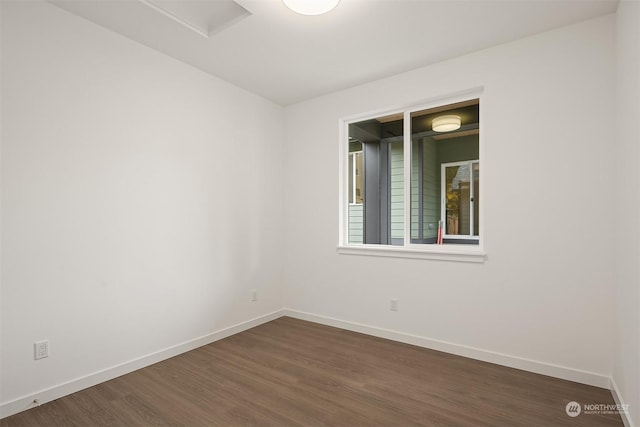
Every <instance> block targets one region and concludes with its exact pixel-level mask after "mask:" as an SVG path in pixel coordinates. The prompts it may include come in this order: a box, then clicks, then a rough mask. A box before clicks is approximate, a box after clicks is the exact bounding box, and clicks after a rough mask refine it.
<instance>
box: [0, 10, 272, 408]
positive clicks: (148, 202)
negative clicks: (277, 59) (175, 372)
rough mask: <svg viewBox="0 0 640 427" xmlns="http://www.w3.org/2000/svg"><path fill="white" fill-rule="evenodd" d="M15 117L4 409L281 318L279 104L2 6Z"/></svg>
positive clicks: (5, 96)
mask: <svg viewBox="0 0 640 427" xmlns="http://www.w3.org/2000/svg"><path fill="white" fill-rule="evenodd" d="M2 119H3V123H2V125H3V126H2V238H3V241H2V245H3V247H2V344H3V347H2V366H1V368H2V369H1V371H2V380H1V381H2V395H1V400H2V402H3V404H6V403H8V402H11V401H12V400H14V399H17V398H20V397H21V396H25V395H30V394H31V393H36V392H38V391H39V390H43V389H46V388H48V387H53V386H57V385H60V384H62V383H64V382H67V381H72V380H74V379H77V378H79V377H82V376H85V375H89V374H92V373H95V372H96V371H99V370H103V369H107V368H110V367H113V366H114V365H118V364H121V363H125V362H128V361H131V360H132V359H135V358H139V357H142V356H145V355H149V354H152V353H154V352H157V351H160V350H163V349H166V348H168V347H171V346H174V345H176V344H180V343H182V342H185V341H188V340H192V339H194V338H197V337H201V336H203V335H207V334H210V333H212V332H215V331H219V330H221V329H222V328H226V327H229V326H231V325H234V324H237V323H239V322H244V321H247V320H249V319H252V318H255V317H258V316H261V315H264V314H266V313H270V312H273V311H275V310H279V309H280V308H281V307H282V259H281V258H282V255H281V253H282V251H281V248H282V237H281V230H282V228H283V225H282V208H283V201H282V200H283V199H282V184H281V183H282V180H283V178H282V176H281V170H282V146H283V143H282V140H283V130H282V121H283V111H282V108H281V107H279V106H276V105H275V104H272V103H271V102H269V101H266V100H264V99H262V98H260V97H257V96H255V95H253V94H250V93H248V92H245V91H242V90H240V89H238V88H236V87H234V86H232V85H230V84H227V83H225V82H223V81H221V80H219V79H216V78H213V77H211V76H209V75H206V74H204V73H202V72H200V71H198V70H196V69H194V68H192V67H189V66H187V65H184V64H182V63H180V62H178V61H175V60H173V59H170V58H168V57H166V56H164V55H162V54H160V53H156V52H154V51H152V50H150V49H148V48H146V47H144V46H141V45H138V44H136V43H134V42H132V41H129V40H127V39H125V38H123V37H120V36H118V35H116V34H114V33H111V32H109V31H106V30H104V29H102V28H100V27H98V26H96V25H94V24H92V23H90V22H88V21H85V20H82V19H79V18H77V17H75V16H72V15H70V14H67V13H66V12H63V11H62V10H60V9H58V8H56V7H54V6H52V5H50V4H47V3H42V2H20V3H14V2H5V1H3V2H2ZM254 288H255V289H257V290H258V302H255V303H252V302H251V301H250V294H251V292H250V290H251V289H254ZM42 339H49V340H50V353H51V355H50V357H49V358H48V359H43V360H40V361H34V360H33V343H34V341H36V340H42ZM14 409H15V408H14ZM20 409H22V408H20Z"/></svg>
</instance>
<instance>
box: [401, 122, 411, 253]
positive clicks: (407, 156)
mask: <svg viewBox="0 0 640 427" xmlns="http://www.w3.org/2000/svg"><path fill="white" fill-rule="evenodd" d="M403 125H404V126H403V133H404V138H402V153H403V155H404V157H403V163H404V165H403V166H404V168H403V170H404V188H403V193H404V233H403V235H404V246H409V245H411V113H410V112H409V111H405V112H404V121H403Z"/></svg>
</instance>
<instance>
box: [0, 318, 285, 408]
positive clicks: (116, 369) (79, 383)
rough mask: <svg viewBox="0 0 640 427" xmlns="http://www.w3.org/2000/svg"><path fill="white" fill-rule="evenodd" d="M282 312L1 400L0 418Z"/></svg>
mask: <svg viewBox="0 0 640 427" xmlns="http://www.w3.org/2000/svg"><path fill="white" fill-rule="evenodd" d="M282 316H283V310H277V311H274V312H272V313H268V314H265V315H263V316H259V317H256V318H254V319H250V320H247V321H246V322H241V323H238V324H236V325H233V326H229V327H228V328H224V329H221V330H219V331H216V332H212V333H210V334H207V335H204V336H201V337H198V338H195V339H192V340H189V341H185V342H183V343H181V344H177V345H175V346H172V347H169V348H166V349H164V350H160V351H158V352H155V353H152V354H148V355H146V356H142V357H140V358H137V359H133V360H130V361H128V362H125V363H122V364H119V365H116V366H112V367H110V368H107V369H104V370H101V371H98V372H94V373H92V374H89V375H85V376H83V377H80V378H76V379H73V380H71V381H68V382H66V383H62V384H58V385H56V386H53V387H50V388H47V389H44V390H40V391H38V392H36V393H32V394H29V395H27V396H22V397H19V398H17V399H14V400H11V401H8V402H3V403H2V404H1V405H0V418H5V417H8V416H11V415H14V414H17V413H18V412H22V411H24V410H27V409H30V408H32V407H34V403H33V402H34V400H35V399H37V400H38V403H39V404H40V405H41V404H44V403H47V402H50V401H52V400H55V399H59V398H61V397H63V396H67V395H69V394H72V393H75V392H78V391H80V390H83V389H85V388H88V387H92V386H94V385H97V384H100V383H102V382H105V381H109V380H111V379H113V378H116V377H119V376H121V375H124V374H128V373H129V372H133V371H135V370H138V369H140V368H144V367H146V366H149V365H153V364H154V363H158V362H161V361H163V360H166V359H169V358H171V357H174V356H177V355H179V354H182V353H185V352H187V351H191V350H193V349H196V348H198V347H202V346H203V345H207V344H211V343H212V342H215V341H218V340H221V339H223V338H226V337H229V336H231V335H234V334H237V333H239V332H242V331H245V330H247V329H251V328H253V327H256V326H258V325H261V324H263V323H267V322H270V321H272V320H275V319H277V318H279V317H282Z"/></svg>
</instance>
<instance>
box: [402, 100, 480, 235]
mask: <svg viewBox="0 0 640 427" xmlns="http://www.w3.org/2000/svg"><path fill="white" fill-rule="evenodd" d="M479 111H480V105H479V101H478V100H477V99H472V100H469V101H464V102H459V103H456V104H450V105H444V106H440V107H436V108H430V109H425V110H420V111H414V112H412V113H411V183H410V189H411V194H410V196H411V223H410V226H411V243H421V244H437V243H472V244H477V242H478V240H477V238H475V239H474V238H473V236H479V228H478V223H479V212H480V211H479V199H478V197H477V195H478V194H479V180H478V179H477V176H478V171H479V168H480V165H479V162H478V159H479V157H480V153H479V140H480V129H479V116H480V114H479ZM443 165H450V166H451V169H450V168H449V167H446V169H447V171H448V172H447V173H448V174H453V175H452V176H449V175H444V169H443V167H444V166H443ZM449 169H450V170H449ZM460 169H461V170H460ZM459 170H460V173H461V176H466V178H465V180H462V181H461V176H459V177H457V178H456V174H457V173H458V171H459ZM472 170H473V172H474V175H473V177H474V179H473V182H472V180H471V171H472ZM465 174H466V175H465ZM446 178H448V179H449V182H448V183H447V182H445V181H446ZM454 178H455V181H454ZM472 184H473V185H472ZM451 185H455V188H453V187H449V186H451ZM453 199H455V210H452V209H454V208H453V207H452V206H449V205H451V203H453V202H452V200H453ZM439 236H441V238H439ZM463 239H471V240H467V241H465V240H463Z"/></svg>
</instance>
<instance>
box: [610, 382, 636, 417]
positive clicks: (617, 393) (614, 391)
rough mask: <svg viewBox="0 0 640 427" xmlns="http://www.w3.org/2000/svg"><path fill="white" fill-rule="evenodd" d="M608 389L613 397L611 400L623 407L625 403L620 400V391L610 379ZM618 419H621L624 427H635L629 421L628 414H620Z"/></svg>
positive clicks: (629, 415)
mask: <svg viewBox="0 0 640 427" xmlns="http://www.w3.org/2000/svg"><path fill="white" fill-rule="evenodd" d="M609 389H610V390H611V395H612V396H613V400H614V401H615V402H616V404H618V405H624V404H625V403H626V402H625V401H624V400H623V399H622V397H621V394H620V389H619V388H618V385H617V384H616V381H615V380H614V379H613V378H611V383H610V385H609ZM620 418H622V422H623V423H624V426H625V427H635V426H634V425H633V421H632V420H631V414H629V413H628V412H623V413H621V414H620Z"/></svg>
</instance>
